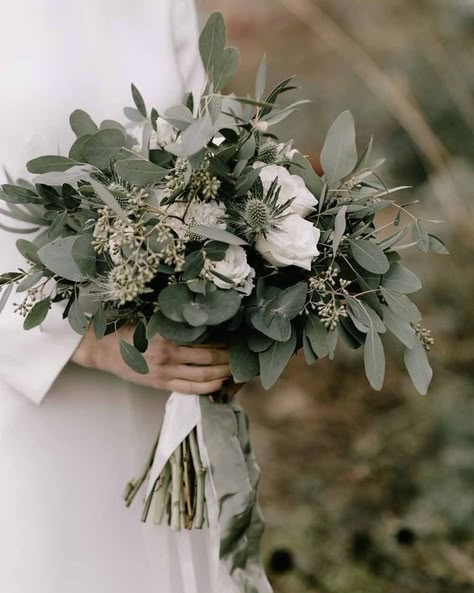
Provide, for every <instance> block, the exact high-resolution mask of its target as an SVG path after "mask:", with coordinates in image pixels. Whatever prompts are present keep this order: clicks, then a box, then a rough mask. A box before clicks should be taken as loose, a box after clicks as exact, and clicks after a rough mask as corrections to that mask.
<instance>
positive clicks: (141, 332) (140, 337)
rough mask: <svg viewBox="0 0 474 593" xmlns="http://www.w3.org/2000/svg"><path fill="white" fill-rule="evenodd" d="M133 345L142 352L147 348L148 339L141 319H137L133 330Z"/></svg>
mask: <svg viewBox="0 0 474 593" xmlns="http://www.w3.org/2000/svg"><path fill="white" fill-rule="evenodd" d="M133 345H134V346H135V348H136V349H137V350H138V351H139V352H141V353H142V354H143V353H144V352H146V350H147V348H148V339H147V337H146V327H145V325H144V323H143V322H142V321H139V322H138V323H137V325H136V326H135V331H134V332H133Z"/></svg>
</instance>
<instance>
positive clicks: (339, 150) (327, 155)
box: [321, 111, 357, 187]
mask: <svg viewBox="0 0 474 593" xmlns="http://www.w3.org/2000/svg"><path fill="white" fill-rule="evenodd" d="M356 164H357V147H356V142H355V126H354V118H353V117H352V114H351V112H350V111H344V113H342V114H341V115H340V116H339V117H338V118H337V119H336V121H335V122H334V123H333V124H332V126H331V127H330V128H329V132H328V133H327V136H326V140H325V142H324V145H323V148H322V150H321V166H322V168H323V171H324V174H325V178H326V181H327V183H328V184H329V186H330V187H333V186H334V185H335V184H336V183H337V182H339V181H341V179H344V178H345V177H347V175H350V174H351V173H352V171H353V170H354V167H355V166H356Z"/></svg>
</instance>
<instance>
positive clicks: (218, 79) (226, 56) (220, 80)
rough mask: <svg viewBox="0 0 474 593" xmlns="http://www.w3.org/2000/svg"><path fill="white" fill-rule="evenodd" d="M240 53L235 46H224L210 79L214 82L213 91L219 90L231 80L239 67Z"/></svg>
mask: <svg viewBox="0 0 474 593" xmlns="http://www.w3.org/2000/svg"><path fill="white" fill-rule="evenodd" d="M239 62H240V53H239V50H238V49H237V48H236V47H226V48H225V49H224V51H223V52H222V53H221V55H220V57H219V58H218V59H217V60H216V62H215V64H214V67H213V71H212V79H213V82H214V90H215V92H216V93H217V92H219V91H220V90H222V89H223V87H224V86H225V85H226V84H227V83H228V82H230V81H231V80H232V78H233V77H234V75H235V73H236V72H237V70H238V69H239Z"/></svg>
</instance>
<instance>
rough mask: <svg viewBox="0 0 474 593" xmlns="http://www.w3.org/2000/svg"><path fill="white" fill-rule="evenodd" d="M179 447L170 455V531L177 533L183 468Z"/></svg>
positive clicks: (179, 523)
mask: <svg viewBox="0 0 474 593" xmlns="http://www.w3.org/2000/svg"><path fill="white" fill-rule="evenodd" d="M182 457H183V456H182V452H181V445H179V446H178V447H177V448H176V450H175V451H174V452H173V454H172V455H171V460H170V461H171V529H173V530H174V531H179V530H180V526H181V519H180V515H181V513H180V501H181V493H182V489H183V466H182Z"/></svg>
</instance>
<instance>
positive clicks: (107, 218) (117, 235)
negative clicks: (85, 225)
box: [92, 208, 145, 261]
mask: <svg viewBox="0 0 474 593" xmlns="http://www.w3.org/2000/svg"><path fill="white" fill-rule="evenodd" d="M98 214H99V218H98V219H97V222H96V224H95V227H94V230H93V233H92V234H93V236H94V240H93V242H92V245H93V247H94V249H95V250H96V252H97V253H99V254H102V253H109V255H110V256H111V258H112V260H113V261H116V258H117V256H118V255H119V253H120V252H121V248H122V247H128V248H130V249H134V248H137V247H139V245H141V244H142V243H143V241H144V238H145V228H144V227H143V225H142V224H141V223H140V222H135V221H132V220H129V219H128V220H127V219H123V218H120V217H117V216H115V215H113V214H112V212H111V210H110V209H109V208H101V209H100V210H98Z"/></svg>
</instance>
